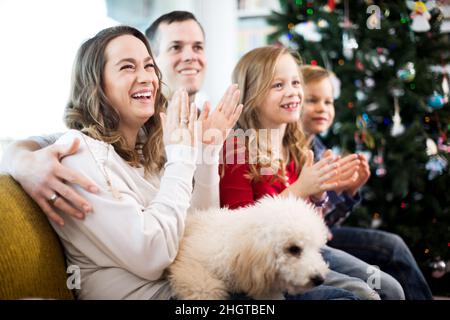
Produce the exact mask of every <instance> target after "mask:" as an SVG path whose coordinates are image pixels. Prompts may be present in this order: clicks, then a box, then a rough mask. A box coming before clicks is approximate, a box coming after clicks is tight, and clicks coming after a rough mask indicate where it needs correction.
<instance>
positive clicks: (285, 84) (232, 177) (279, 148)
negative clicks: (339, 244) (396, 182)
mask: <svg viewBox="0 0 450 320" xmlns="http://www.w3.org/2000/svg"><path fill="white" fill-rule="evenodd" d="M233 81H234V82H236V83H238V84H239V87H240V89H241V103H242V104H243V105H244V108H243V111H242V114H241V116H240V118H239V120H238V124H239V126H240V129H241V130H242V131H241V133H243V134H242V135H239V134H237V137H235V138H234V140H233V142H232V143H229V142H228V143H226V144H225V146H224V154H225V158H224V160H225V164H224V165H223V166H222V168H221V169H222V178H221V181H220V200H221V206H228V207H230V208H239V207H242V206H248V205H252V204H253V203H254V202H255V201H257V200H258V199H259V198H261V197H263V196H265V195H277V194H280V195H287V194H293V195H296V196H298V197H302V198H304V199H306V200H308V201H311V202H312V203H314V204H315V205H316V206H317V207H322V206H324V205H325V204H326V202H327V196H326V192H325V191H327V190H333V189H336V188H339V187H341V186H343V185H346V184H347V183H348V180H351V179H352V178H353V172H354V171H355V170H359V169H358V168H359V160H358V156H357V155H352V156H349V157H346V158H343V159H339V160H336V159H334V158H333V155H332V153H331V152H330V151H327V153H326V154H325V155H324V157H323V159H322V160H320V161H318V162H317V163H315V164H314V163H313V162H314V161H313V152H312V151H310V150H308V145H307V143H306V139H305V136H304V134H303V132H302V130H301V128H300V126H299V124H298V121H299V117H300V110H301V107H302V102H303V87H302V77H301V74H300V73H299V68H298V62H297V60H296V59H295V58H294V56H293V55H291V54H290V53H289V51H287V50H286V49H283V48H277V47H262V48H258V49H254V50H252V51H250V52H249V53H247V54H246V55H244V56H243V57H242V58H241V60H240V61H239V62H238V64H237V66H236V67H235V69H234V72H233ZM235 135H236V134H235ZM267 135H269V136H270V138H264V137H265V136H266V137H267ZM236 162H238V163H236ZM274 214H276V212H274ZM343 254H345V253H344V252H341V251H339V250H336V249H332V248H329V247H326V248H324V256H325V259H326V260H327V261H328V262H329V263H330V267H331V269H332V270H334V271H339V270H340V268H341V265H340V264H341V263H344V262H345V263H346V260H345V261H344V260H342V259H341V255H343ZM341 260H342V261H341ZM354 260H355V261H357V262H358V263H354V262H355V261H352V267H353V268H354V269H358V271H359V272H358V273H357V274H358V275H360V273H366V272H367V270H368V269H367V268H368V267H369V265H367V264H365V263H363V262H362V261H359V260H358V259H356V258H354ZM348 275H350V276H352V275H353V274H352V273H348ZM368 276H370V274H366V275H365V276H360V279H356V278H353V277H349V276H347V275H343V274H339V273H337V272H331V273H330V274H329V276H328V277H327V279H326V281H325V284H331V285H334V286H339V287H342V288H346V289H349V290H351V291H353V292H355V293H357V294H358V295H359V296H360V297H362V298H364V299H379V296H378V294H377V293H376V292H375V291H374V290H372V289H371V288H369V286H368V285H367V284H366V283H364V282H363V281H362V280H361V279H363V280H367V278H368ZM380 277H381V289H379V288H376V289H377V290H378V292H379V293H380V294H381V295H382V297H383V298H392V299H401V298H403V291H402V289H401V287H400V285H398V283H396V281H395V280H394V279H392V281H390V280H391V279H390V277H389V276H388V275H386V274H380ZM391 282H393V283H394V284H393V285H391Z"/></svg>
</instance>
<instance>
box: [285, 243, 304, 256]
mask: <svg viewBox="0 0 450 320" xmlns="http://www.w3.org/2000/svg"><path fill="white" fill-rule="evenodd" d="M287 251H288V252H289V253H290V254H292V255H293V256H299V255H300V254H301V253H302V248H300V247H299V246H295V245H292V246H290V247H288V248H287Z"/></svg>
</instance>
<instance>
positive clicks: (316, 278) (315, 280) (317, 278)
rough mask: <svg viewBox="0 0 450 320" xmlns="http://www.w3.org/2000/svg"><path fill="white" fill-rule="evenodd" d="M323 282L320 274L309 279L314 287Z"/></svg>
mask: <svg viewBox="0 0 450 320" xmlns="http://www.w3.org/2000/svg"><path fill="white" fill-rule="evenodd" d="M324 281H325V279H324V278H323V277H322V276H321V275H320V274H316V275H315V276H313V277H312V278H311V282H312V283H314V285H315V286H320V285H321V284H322V283H323V282H324Z"/></svg>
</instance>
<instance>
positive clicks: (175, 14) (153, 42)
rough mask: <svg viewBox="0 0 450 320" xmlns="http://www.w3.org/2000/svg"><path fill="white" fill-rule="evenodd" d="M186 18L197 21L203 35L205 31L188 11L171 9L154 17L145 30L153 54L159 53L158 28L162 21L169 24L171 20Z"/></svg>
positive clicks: (177, 20)
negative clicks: (156, 17)
mask: <svg viewBox="0 0 450 320" xmlns="http://www.w3.org/2000/svg"><path fill="white" fill-rule="evenodd" d="M187 20H194V21H195V22H197V24H198V26H199V27H200V29H201V30H202V33H203V37H204V36H205V31H204V30H203V27H202V25H201V24H200V22H198V20H197V18H196V17H195V16H194V15H193V14H192V13H191V12H189V11H172V12H169V13H166V14H163V15H162V16H160V17H159V18H158V19H156V20H155V21H154V22H153V23H152V24H151V25H150V26H149V27H148V28H147V30H145V36H146V37H147V39H148V40H149V41H150V46H151V48H152V51H153V52H154V54H155V56H157V55H159V38H158V28H159V26H160V25H161V24H162V23H167V24H171V23H173V22H183V21H187Z"/></svg>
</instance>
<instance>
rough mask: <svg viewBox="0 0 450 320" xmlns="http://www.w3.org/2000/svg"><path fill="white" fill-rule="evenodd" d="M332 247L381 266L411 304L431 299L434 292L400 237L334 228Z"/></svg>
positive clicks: (330, 244)
mask: <svg viewBox="0 0 450 320" xmlns="http://www.w3.org/2000/svg"><path fill="white" fill-rule="evenodd" d="M331 231H332V233H333V239H332V240H331V241H330V242H329V243H328V245H329V246H331V247H333V248H337V249H340V250H343V251H345V252H347V253H349V254H351V255H353V256H355V257H357V258H359V259H361V260H363V261H365V262H367V263H369V264H371V265H376V266H378V267H379V268H380V269H381V270H383V271H384V272H386V273H388V274H390V275H391V276H392V277H394V278H395V279H396V280H397V281H398V282H399V283H400V284H401V286H402V288H403V290H404V293H405V297H406V299H408V300H427V299H432V294H431V290H430V288H429V286H428V284H427V282H426V280H425V278H424V276H423V274H422V272H421V271H420V269H419V267H418V265H417V263H416V261H415V260H414V257H413V255H412V254H411V251H410V250H409V249H408V247H407V245H406V244H405V242H404V241H403V240H402V239H401V238H400V237H399V236H397V235H395V234H393V233H389V232H385V231H381V230H374V229H364V228H354V227H334V228H333V229H332V230H331Z"/></svg>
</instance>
